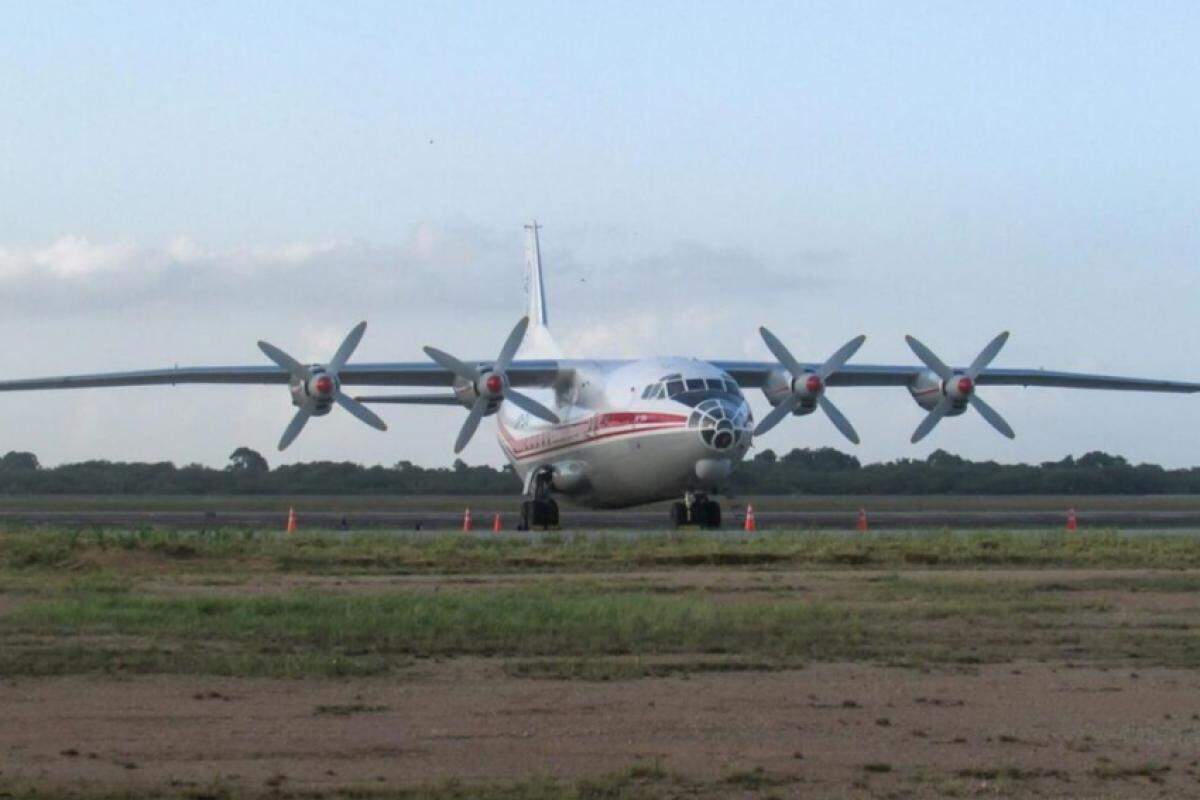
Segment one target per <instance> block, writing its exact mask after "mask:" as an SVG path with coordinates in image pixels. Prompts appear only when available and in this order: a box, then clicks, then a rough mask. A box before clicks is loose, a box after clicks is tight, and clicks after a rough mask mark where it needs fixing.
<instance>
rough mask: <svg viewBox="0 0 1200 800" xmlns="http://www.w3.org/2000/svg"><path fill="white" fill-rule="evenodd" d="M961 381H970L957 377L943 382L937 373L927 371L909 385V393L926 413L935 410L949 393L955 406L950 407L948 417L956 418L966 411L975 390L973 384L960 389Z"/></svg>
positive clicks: (964, 377)
mask: <svg viewBox="0 0 1200 800" xmlns="http://www.w3.org/2000/svg"><path fill="white" fill-rule="evenodd" d="M961 381H969V379H968V378H967V377H966V376H955V377H953V378H951V380H950V381H943V380H942V379H941V378H940V377H938V375H937V373H935V372H933V371H932V370H925V371H924V372H921V373H920V374H918V375H917V377H916V378H914V379H913V380H912V381H911V382H910V383H909V384H908V393H909V394H911V395H912V399H913V400H915V401H916V403H917V405H919V406H920V407H921V408H923V409H925V410H926V411H931V410H933V407H934V406H936V405H937V404H938V403H940V402H941V401H942V398H943V397H945V396H946V395H947V393H949V394H950V396H951V397H952V398H953V400H954V404H953V405H952V406H950V410H949V411H947V412H946V416H948V417H956V416H958V415H959V414H961V413H963V411H965V410H966V408H967V401H968V400H969V399H970V394H971V392H972V391H973V390H974V386H973V385H972V384H971V383H967V384H966V385H964V386H961V387H960V386H959V382H961Z"/></svg>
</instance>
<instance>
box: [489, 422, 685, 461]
mask: <svg viewBox="0 0 1200 800" xmlns="http://www.w3.org/2000/svg"><path fill="white" fill-rule="evenodd" d="M686 425H687V417H685V416H683V415H681V414H664V413H661V412H654V411H619V412H614V413H608V414H596V415H594V416H591V417H588V418H587V419H585V420H580V421H579V422H572V423H570V424H568V425H560V426H557V427H554V428H550V429H548V430H545V431H542V432H540V433H536V434H533V435H532V436H527V437H525V438H523V439H517V438H516V437H515V436H513V435H512V433H511V432H510V431H509V430H508V428H506V427H505V426H504V424H503V423H502V422H501V424H500V426H499V429H500V438H501V440H502V443H503V444H504V445H505V449H506V450H507V451H508V453H509V455H510V456H512V457H513V458H515V459H517V460H522V459H527V458H532V457H534V456H539V455H544V454H546V453H550V452H554V451H556V450H564V449H567V448H571V447H579V446H580V445H585V444H590V443H591V442H595V441H599V440H601V439H610V438H613V437H616V436H626V435H630V434H637V433H646V432H650V431H660V430H667V429H670V428H683V427H686Z"/></svg>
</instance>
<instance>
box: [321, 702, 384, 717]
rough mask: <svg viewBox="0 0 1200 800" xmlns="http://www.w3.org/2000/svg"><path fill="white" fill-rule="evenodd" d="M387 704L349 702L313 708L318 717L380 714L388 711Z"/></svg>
mask: <svg viewBox="0 0 1200 800" xmlns="http://www.w3.org/2000/svg"><path fill="white" fill-rule="evenodd" d="M388 710H389V708H388V706H372V705H366V704H364V703H349V704H346V705H321V706H317V707H316V708H314V709H313V714H314V715H316V716H318V717H352V716H354V715H356V714H381V713H383V712H384V711H388Z"/></svg>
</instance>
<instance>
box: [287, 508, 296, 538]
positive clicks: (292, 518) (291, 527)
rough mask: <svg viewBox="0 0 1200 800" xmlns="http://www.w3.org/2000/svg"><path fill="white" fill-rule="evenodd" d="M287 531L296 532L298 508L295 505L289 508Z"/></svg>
mask: <svg viewBox="0 0 1200 800" xmlns="http://www.w3.org/2000/svg"><path fill="white" fill-rule="evenodd" d="M287 532H288V533H295V532H296V509H295V507H290V508H288V519H287Z"/></svg>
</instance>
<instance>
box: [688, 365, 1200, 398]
mask: <svg viewBox="0 0 1200 800" xmlns="http://www.w3.org/2000/svg"><path fill="white" fill-rule="evenodd" d="M709 363H711V364H712V365H713V366H715V367H717V368H719V369H723V370H725V371H726V372H728V373H729V374H730V376H732V377H733V379H734V380H736V381H737V382H738V383H739V384H740V385H741V386H743V387H751V388H760V387H762V386H763V384H764V383H766V380H767V376H768V375H770V374H771V372H772V371H775V370H782V369H784V367H783V366H781V365H780V364H779V363H777V362H775V361H711V362H709ZM802 366H803V367H804V368H805V369H806V370H812V371H814V372H815V371H816V370H817V369H819V368H820V366H821V365H820V364H816V363H813V364H802ZM956 369H957V370H959V371H965V369H966V368H965V367H962V368H956ZM925 371H927V368H926V367H925V366H922V365H914V366H897V365H880V364H846V365H844V366H842V367H840V368H839V369H838V371H837V372H836V373H834V374H833V375H831V376H829V380H828V384H829V385H830V386H909V385H911V384H912V382H913V381H914V380H915V379H916V378H917V376H918V375H920V374H921V373H922V372H925ZM976 383H978V384H979V385H981V386H985V385H993V386H1057V387H1061V388H1068V389H1115V390H1124V391H1135V392H1175V393H1182V394H1189V393H1196V392H1200V383H1189V382H1185V381H1169V380H1159V379H1154V378H1126V377H1120V376H1116V375H1092V374H1088V373H1082V372H1055V371H1050V370H1044V369H985V370H983V371H982V372H980V373H979V377H978V378H977V379H976Z"/></svg>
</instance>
